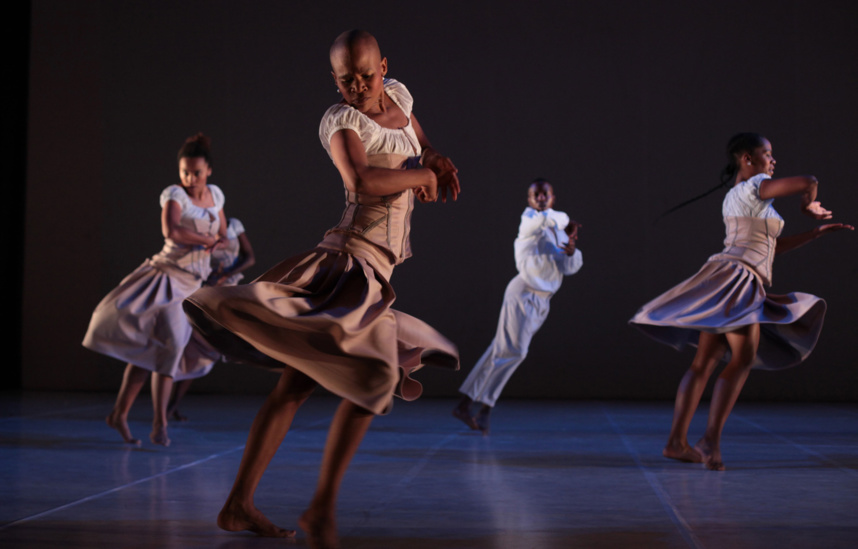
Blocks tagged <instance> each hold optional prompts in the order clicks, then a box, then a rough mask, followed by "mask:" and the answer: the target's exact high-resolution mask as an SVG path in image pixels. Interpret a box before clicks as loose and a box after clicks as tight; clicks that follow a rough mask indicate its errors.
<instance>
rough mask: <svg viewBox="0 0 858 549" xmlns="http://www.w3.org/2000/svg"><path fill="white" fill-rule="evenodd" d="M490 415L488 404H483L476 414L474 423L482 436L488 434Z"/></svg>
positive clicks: (490, 409) (490, 410)
mask: <svg viewBox="0 0 858 549" xmlns="http://www.w3.org/2000/svg"><path fill="white" fill-rule="evenodd" d="M491 413H492V407H491V406H489V405H488V404H483V405H482V406H481V407H480V411H479V412H477V415H476V417H475V418H474V421H475V422H476V423H477V429H479V430H480V431H482V432H483V435H487V434H489V415H491Z"/></svg>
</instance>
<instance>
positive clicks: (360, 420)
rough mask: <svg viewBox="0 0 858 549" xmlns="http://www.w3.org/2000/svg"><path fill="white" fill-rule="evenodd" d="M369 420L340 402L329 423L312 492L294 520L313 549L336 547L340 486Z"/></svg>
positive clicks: (365, 413)
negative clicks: (308, 502)
mask: <svg viewBox="0 0 858 549" xmlns="http://www.w3.org/2000/svg"><path fill="white" fill-rule="evenodd" d="M372 418H373V414H372V412H369V411H368V410H366V409H364V408H361V407H360V406H358V405H357V404H354V403H353V402H350V401H348V400H343V401H342V403H340V407H339V408H338V409H337V413H336V415H335V416H334V420H333V422H331V429H330V431H329V432H328V440H327V441H326V442H325V453H324V456H323V457H322V468H321V472H320V474H319V482H318V485H317V486H316V493H315V495H314V496H313V500H312V501H311V502H310V506H309V507H308V508H307V510H306V511H304V513H303V514H302V515H301V518H300V519H299V521H298V525H299V526H300V527H301V529H302V530H304V532H305V533H306V534H307V541H308V543H309V544H310V547H312V548H313V549H336V548H338V547H339V538H338V537H337V525H336V517H335V511H336V505H337V495H338V494H339V491H340V483H341V482H342V480H343V476H344V475H345V473H346V469H347V468H348V466H349V463H350V462H351V460H352V457H353V456H354V455H355V452H356V451H357V449H358V446H360V443H361V441H362V440H363V437H364V435H365V434H366V431H367V429H369V426H370V423H372Z"/></svg>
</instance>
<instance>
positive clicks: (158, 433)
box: [149, 423, 170, 447]
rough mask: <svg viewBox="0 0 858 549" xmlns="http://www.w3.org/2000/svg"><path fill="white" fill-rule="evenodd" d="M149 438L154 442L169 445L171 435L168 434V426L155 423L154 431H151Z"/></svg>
mask: <svg viewBox="0 0 858 549" xmlns="http://www.w3.org/2000/svg"><path fill="white" fill-rule="evenodd" d="M149 440H151V441H152V444H160V445H161V446H164V447H167V446H169V445H170V437H168V436H167V426H166V425H158V424H155V423H153V424H152V432H151V433H149Z"/></svg>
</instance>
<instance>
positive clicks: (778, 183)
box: [760, 175, 831, 219]
mask: <svg viewBox="0 0 858 549" xmlns="http://www.w3.org/2000/svg"><path fill="white" fill-rule="evenodd" d="M817 187H819V181H817V180H816V178H815V177H813V176H812V175H798V176H794V177H781V178H778V179H766V180H764V181H763V182H761V183H760V198H761V199H763V200H769V199H770V198H780V197H782V196H792V195H794V194H800V195H802V196H801V211H802V213H803V214H805V215H807V216H810V217H812V218H814V219H831V211H829V210H826V209H825V208H823V207H822V204H820V203H819V202H818V201H817V200H816V191H817Z"/></svg>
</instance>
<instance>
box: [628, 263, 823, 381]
mask: <svg viewBox="0 0 858 549" xmlns="http://www.w3.org/2000/svg"><path fill="white" fill-rule="evenodd" d="M825 308H826V305H825V301H823V300H822V299H820V298H818V297H816V296H814V295H810V294H806V293H801V292H793V293H789V294H786V295H775V294H767V293H766V291H765V288H764V286H763V282H762V279H761V278H760V277H759V275H757V274H756V272H754V270H753V269H752V268H750V267H749V266H747V265H745V264H743V263H741V262H739V261H724V260H711V261H708V262H706V263H705V264H704V265H703V267H702V268H701V269H700V270H699V271H698V272H697V273H696V274H695V275H694V276H692V277H691V278H688V279H687V280H685V281H683V282H681V283H679V284H678V285H676V286H674V287H673V288H671V289H670V290H668V291H667V292H665V293H663V294H662V295H660V296H658V297H657V298H655V299H653V300H652V301H650V302H649V303H647V304H646V305H644V306H643V307H641V309H640V310H639V311H638V312H637V314H636V315H635V316H634V317H633V318H632V319H631V320H630V321H629V323H630V324H632V325H633V326H635V327H636V328H638V329H639V330H641V331H642V332H643V333H645V334H646V335H648V336H650V337H652V338H653V339H655V340H657V341H660V342H662V343H665V344H667V345H670V346H672V347H674V348H676V349H682V348H683V347H684V346H685V345H695V346H696V345H697V341H698V337H699V335H700V332H701V331H703V332H711V333H716V334H720V333H726V332H730V331H732V330H735V329H736V328H739V327H741V326H747V325H750V324H759V325H760V346H759V349H758V350H757V356H756V359H755V360H754V363H753V367H754V368H759V369H763V370H778V369H782V368H787V367H790V366H795V365H796V364H799V363H800V362H802V361H803V360H804V359H805V358H807V356H808V355H810V352H811V351H812V350H813V348H814V346H815V345H816V341H817V340H818V339H819V333H820V332H821V331H822V322H823V318H824V316H825ZM725 359H729V353H728V355H727V356H726V357H725Z"/></svg>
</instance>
